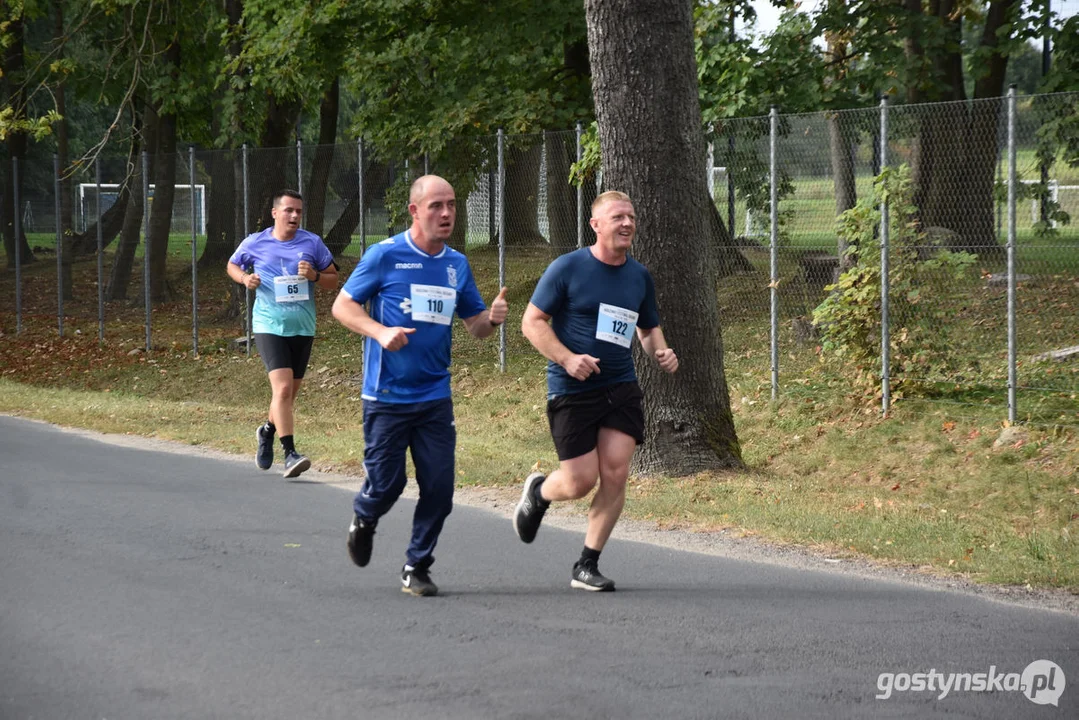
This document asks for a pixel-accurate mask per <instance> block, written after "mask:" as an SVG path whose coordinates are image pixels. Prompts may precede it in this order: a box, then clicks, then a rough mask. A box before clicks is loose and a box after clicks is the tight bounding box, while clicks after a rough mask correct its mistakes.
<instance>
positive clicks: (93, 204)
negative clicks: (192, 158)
mask: <svg viewBox="0 0 1079 720" xmlns="http://www.w3.org/2000/svg"><path fill="white" fill-rule="evenodd" d="M98 187H100V188H101V213H102V214H104V213H105V211H106V210H108V209H109V208H110V207H112V205H113V203H115V202H116V198H117V196H118V194H119V190H120V186H119V185H118V184H116V183H101V185H100V186H99V185H98V184H97V183H79V198H78V203H77V204H76V212H77V213H78V217H77V219H76V222H77V225H78V228H79V232H86V229H87V228H88V227H89V226H90V225H91V224H92V223H93V222H94V221H95V220H96V219H97V201H96V199H95V198H96V194H97V189H98ZM174 187H175V188H176V194H175V196H174V198H173V203H172V232H191V205H192V202H194V206H195V229H196V231H197V232H196V234H198V235H205V234H206V186H205V185H201V184H200V185H195V188H194V191H192V189H191V186H190V185H186V184H180V183H177V184H176V185H175V186H174ZM153 201H154V186H153V185H151V186H150V202H151V204H152V203H153Z"/></svg>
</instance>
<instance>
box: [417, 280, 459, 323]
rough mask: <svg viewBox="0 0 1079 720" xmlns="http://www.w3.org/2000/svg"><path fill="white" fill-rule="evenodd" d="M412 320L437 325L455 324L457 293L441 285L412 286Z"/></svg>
mask: <svg viewBox="0 0 1079 720" xmlns="http://www.w3.org/2000/svg"><path fill="white" fill-rule="evenodd" d="M411 288H412V320H413V321H414V322H428V323H434V324H436V325H449V324H450V323H452V322H453V311H454V309H455V308H456V307H457V291H456V290H454V289H453V288H448V287H442V286H439V285H412V286H411Z"/></svg>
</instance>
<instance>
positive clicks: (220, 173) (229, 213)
mask: <svg viewBox="0 0 1079 720" xmlns="http://www.w3.org/2000/svg"><path fill="white" fill-rule="evenodd" d="M238 155H239V151H236V150H214V151H213V153H211V155H210V159H209V161H208V163H207V171H208V172H209V175H210V187H209V197H208V198H207V200H206V205H207V208H206V216H207V217H206V246H205V247H204V248H203V249H202V255H201V256H199V269H200V270H210V271H212V272H223V271H224V267H225V263H226V262H227V261H228V259H229V258H230V257H231V256H232V252H233V250H235V249H236V246H237V245H238V244H239V241H238V240H237V238H238V237H239V234H238V233H237V232H236V213H237V207H239V206H240V204H241V203H242V202H243V198H242V197H240V195H239V193H238V192H237V191H236V178H235V169H234V168H233V160H234V157H235V156H238Z"/></svg>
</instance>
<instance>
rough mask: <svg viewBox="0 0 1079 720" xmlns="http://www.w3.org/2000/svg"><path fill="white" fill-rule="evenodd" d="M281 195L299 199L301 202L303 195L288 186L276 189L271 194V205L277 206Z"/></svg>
mask: <svg viewBox="0 0 1079 720" xmlns="http://www.w3.org/2000/svg"><path fill="white" fill-rule="evenodd" d="M283 197H290V198H293V199H295V200H299V201H300V202H303V195H301V194H300V193H298V192H297V191H295V190H290V189H289V188H285V189H284V190H278V191H277V192H275V193H274V195H273V206H274V207H277V206H278V205H279V204H280V202H281V198H283Z"/></svg>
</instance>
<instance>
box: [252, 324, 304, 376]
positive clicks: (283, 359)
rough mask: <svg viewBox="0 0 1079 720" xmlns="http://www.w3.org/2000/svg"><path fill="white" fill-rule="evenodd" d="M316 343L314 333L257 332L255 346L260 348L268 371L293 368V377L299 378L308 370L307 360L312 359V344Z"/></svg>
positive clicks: (260, 353)
mask: <svg viewBox="0 0 1079 720" xmlns="http://www.w3.org/2000/svg"><path fill="white" fill-rule="evenodd" d="M314 344H315V338H314V336H312V335H293V336H291V337H285V336H282V335H271V334H270V333H255V346H256V347H258V349H259V355H261V356H262V362H263V364H264V365H265V366H266V372H270V371H271V370H282V369H284V368H292V377H293V378H294V379H296V380H299V379H300V378H302V377H303V376H304V373H305V372H306V371H307V361H308V360H310V359H311V346H312V345H314Z"/></svg>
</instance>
